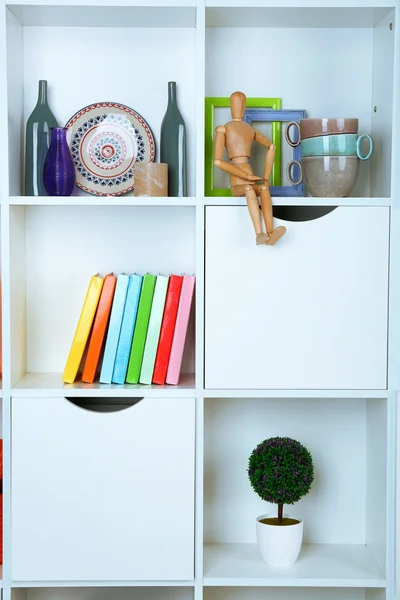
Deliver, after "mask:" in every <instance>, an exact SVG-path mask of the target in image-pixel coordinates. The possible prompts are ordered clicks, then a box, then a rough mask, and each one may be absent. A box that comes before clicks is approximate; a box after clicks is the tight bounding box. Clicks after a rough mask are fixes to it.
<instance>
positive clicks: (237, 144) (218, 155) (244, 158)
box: [214, 92, 286, 246]
mask: <svg viewBox="0 0 400 600" xmlns="http://www.w3.org/2000/svg"><path fill="white" fill-rule="evenodd" d="M230 107H231V114H232V121H230V122H229V123H226V125H225V126H222V125H219V126H218V127H217V128H216V130H215V140H214V165H215V166H216V167H218V168H219V169H221V170H222V171H225V172H226V173H229V174H230V185H231V190H232V195H233V196H235V197H239V196H246V201H247V206H248V209H249V213H250V217H251V220H252V222H253V227H254V231H255V233H256V244H266V245H267V246H274V245H275V244H276V242H277V241H278V240H279V239H280V238H281V237H282V236H283V235H285V233H286V228H285V227H277V228H276V229H274V223H273V214H272V202H271V195H270V193H269V178H270V176H271V171H272V165H273V164H274V158H275V146H274V145H273V144H272V143H271V141H270V140H269V139H268V138H267V137H266V136H265V135H264V134H262V133H261V132H260V131H257V130H256V129H253V127H251V126H250V125H249V124H248V123H246V122H244V121H243V117H244V111H245V108H246V96H245V95H244V94H242V92H234V93H233V94H232V95H231V97H230ZM254 140H255V141H256V142H257V143H258V144H260V145H261V146H263V147H264V148H266V149H267V153H266V156H265V165H264V177H257V176H256V175H254V173H253V171H252V168H251V166H250V165H249V158H250V150H251V146H252V144H253V142H254ZM225 147H226V149H227V152H228V157H229V159H230V160H231V161H232V163H229V162H226V161H223V160H222V156H223V152H224V148H225ZM256 182H259V184H261V185H258V184H257V183H256ZM257 196H259V197H260V200H261V212H262V216H263V219H264V222H265V228H266V233H264V232H263V229H262V222H261V213H260V207H259V205H258V198H257Z"/></svg>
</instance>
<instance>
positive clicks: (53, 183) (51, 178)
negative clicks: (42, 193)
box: [43, 127, 76, 196]
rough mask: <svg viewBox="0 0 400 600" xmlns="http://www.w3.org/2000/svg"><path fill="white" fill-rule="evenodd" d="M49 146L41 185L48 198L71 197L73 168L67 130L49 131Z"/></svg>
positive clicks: (57, 128)
mask: <svg viewBox="0 0 400 600" xmlns="http://www.w3.org/2000/svg"><path fill="white" fill-rule="evenodd" d="M50 132H51V138H50V146H49V150H48V152H47V156H46V160H45V163H44V169H43V183H44V187H45V188H46V190H47V193H48V194H49V196H71V194H72V192H73V190H74V187H75V180H76V175H75V166H74V162H73V160H72V156H71V152H70V150H69V148H68V143H67V129H66V128H65V127H52V128H51V129H50Z"/></svg>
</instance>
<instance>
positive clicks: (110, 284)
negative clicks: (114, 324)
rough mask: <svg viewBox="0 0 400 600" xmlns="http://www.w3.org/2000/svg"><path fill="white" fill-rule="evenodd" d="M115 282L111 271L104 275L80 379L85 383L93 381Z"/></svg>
mask: <svg viewBox="0 0 400 600" xmlns="http://www.w3.org/2000/svg"><path fill="white" fill-rule="evenodd" d="M116 283H117V278H116V277H115V276H114V275H112V274H111V273H110V274H109V275H106V276H105V278H104V284H103V289H102V291H101V296H100V300H99V304H98V306H97V312H96V316H95V318H94V323H93V330H92V335H91V337H90V342H89V348H88V352H87V356H86V361H85V368H84V369H83V375H82V381H84V382H85V383H93V381H94V379H95V377H96V371H97V365H98V364H99V359H100V355H101V351H102V349H103V345H104V342H105V339H106V331H107V325H108V321H109V319H110V313H111V307H112V303H113V298H114V292H115V285H116Z"/></svg>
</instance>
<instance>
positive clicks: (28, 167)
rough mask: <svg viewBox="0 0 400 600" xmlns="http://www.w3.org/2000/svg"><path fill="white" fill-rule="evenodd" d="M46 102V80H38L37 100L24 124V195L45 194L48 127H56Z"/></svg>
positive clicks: (48, 140) (48, 139)
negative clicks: (44, 174) (44, 173)
mask: <svg viewBox="0 0 400 600" xmlns="http://www.w3.org/2000/svg"><path fill="white" fill-rule="evenodd" d="M57 126H58V125H57V121H56V118H55V116H54V115H53V113H52V112H51V110H50V107H49V105H48V103H47V81H45V80H40V81H39V95H38V101H37V104H36V106H35V108H34V109H33V112H32V114H31V116H30V117H29V119H28V122H27V124H26V137H25V196H47V195H48V194H47V192H46V188H45V187H44V183H43V167H44V161H45V160H46V155H47V151H48V149H49V145H50V127H57Z"/></svg>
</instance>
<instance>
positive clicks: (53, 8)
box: [7, 0, 196, 27]
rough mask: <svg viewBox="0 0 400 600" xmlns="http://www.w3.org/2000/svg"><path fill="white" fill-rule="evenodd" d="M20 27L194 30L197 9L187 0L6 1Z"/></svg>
mask: <svg viewBox="0 0 400 600" xmlns="http://www.w3.org/2000/svg"><path fill="white" fill-rule="evenodd" d="M7 5H8V7H9V9H10V10H11V12H12V13H13V14H14V16H15V17H16V18H17V19H18V21H19V22H20V23H21V25H24V26H45V27H48V26H56V27H195V26H196V7H195V6H194V5H193V4H192V3H187V2H185V0H181V1H180V0H173V1H172V2H171V3H169V6H166V5H165V3H164V2H162V0H150V2H147V1H146V0H142V1H140V0H139V1H138V2H135V0H133V1H127V0H118V2H117V3H116V4H114V3H113V2H107V1H106V2H104V1H103V2H101V1H100V2H96V1H95V0H86V1H84V2H82V1H80V0H75V1H73V2H69V3H68V5H67V4H66V3H65V2H60V1H57V0H55V2H45V1H44V2H42V1H40V2H39V3H37V2H24V1H22V2H7Z"/></svg>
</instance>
